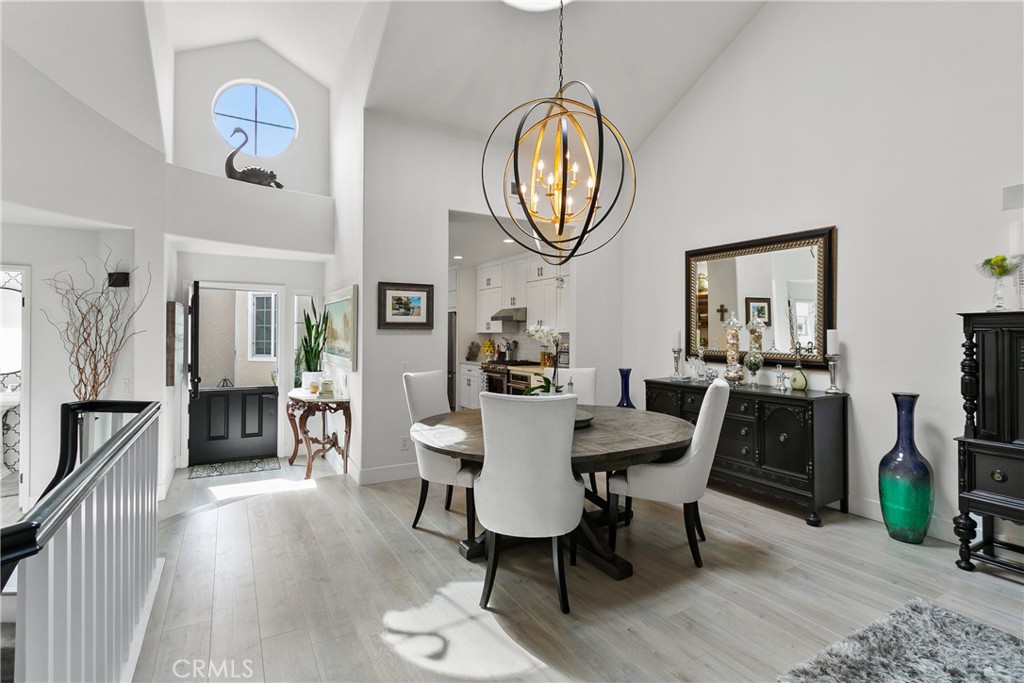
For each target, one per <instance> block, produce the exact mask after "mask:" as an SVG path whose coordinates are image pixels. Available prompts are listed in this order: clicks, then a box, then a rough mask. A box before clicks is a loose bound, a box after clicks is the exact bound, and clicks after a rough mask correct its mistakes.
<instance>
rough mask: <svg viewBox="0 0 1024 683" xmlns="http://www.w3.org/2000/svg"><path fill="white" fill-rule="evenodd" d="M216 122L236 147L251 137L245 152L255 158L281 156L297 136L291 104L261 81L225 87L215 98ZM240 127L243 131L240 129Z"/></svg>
mask: <svg viewBox="0 0 1024 683" xmlns="http://www.w3.org/2000/svg"><path fill="white" fill-rule="evenodd" d="M213 122H214V124H216V126H217V131H218V132H219V133H220V135H221V137H222V138H224V140H226V141H227V143H228V144H229V145H231V146H232V147H238V146H239V145H240V144H242V141H243V140H245V139H246V138H248V141H246V142H245V145H244V146H243V147H242V152H244V153H245V154H248V155H250V156H254V157H272V156H277V155H278V154H280V153H281V152H283V151H285V150H286V149H288V147H289V146H290V145H291V144H292V141H293V140H294V139H295V130H296V122H295V112H294V111H293V110H292V107H291V105H290V104H288V102H286V101H285V99H284V98H283V97H282V96H281V95H279V94H277V93H276V92H274V91H273V90H271V89H270V88H268V87H266V86H264V85H260V84H258V83H252V82H248V83H232V84H230V85H227V86H225V87H223V88H221V90H220V92H219V93H217V97H216V98H215V99H214V101H213ZM238 128H241V129H242V133H237V132H236V129H238ZM243 133H244V135H243Z"/></svg>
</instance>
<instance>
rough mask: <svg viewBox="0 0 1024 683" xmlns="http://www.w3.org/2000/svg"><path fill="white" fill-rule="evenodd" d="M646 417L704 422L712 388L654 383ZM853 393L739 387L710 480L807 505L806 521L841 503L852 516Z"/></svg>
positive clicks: (732, 395) (731, 402) (729, 408)
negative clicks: (703, 404) (850, 422)
mask: <svg viewBox="0 0 1024 683" xmlns="http://www.w3.org/2000/svg"><path fill="white" fill-rule="evenodd" d="M646 384H647V410H653V411H657V412H660V413H668V414H669V415H675V416H676V417H681V418H683V419H684V420H688V421H690V422H693V423H696V422H697V414H698V412H699V411H700V405H701V402H702V401H703V400H704V394H705V393H706V392H707V390H708V385H707V384H704V383H700V382H678V381H673V380H671V379H667V378H666V379H648V380H646ZM847 398H848V394H829V393H826V392H824V391H793V390H791V389H787V390H785V391H778V390H776V389H774V388H772V387H765V386H757V387H751V386H749V385H741V386H738V387H733V388H732V391H731V392H730V394H729V404H728V406H727V407H726V411H725V420H724V422H723V423H722V433H721V436H720V437H719V439H718V449H717V451H716V453H715V460H714V464H713V465H712V467H711V481H717V482H725V483H729V484H733V485H736V486H740V487H743V488H746V489H749V490H751V491H754V492H756V493H761V494H766V495H770V496H774V497H776V498H781V499H783V500H788V501H791V502H795V503H798V504H800V505H803V506H805V507H806V509H807V515H806V517H805V520H806V522H807V523H808V524H809V525H811V526H819V525H820V524H821V517H819V516H818V510H819V509H821V508H822V507H824V506H825V505H828V504H829V503H833V502H836V501H839V509H840V510H842V511H843V512H847V511H848V498H847V496H848V491H849V483H848V475H847V461H848V453H847V420H846V403H847Z"/></svg>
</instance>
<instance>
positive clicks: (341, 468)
mask: <svg viewBox="0 0 1024 683" xmlns="http://www.w3.org/2000/svg"><path fill="white" fill-rule="evenodd" d="M326 459H327V464H328V465H330V466H331V469H332V470H334V473H335V474H344V473H345V463H344V462H343V461H342V459H341V456H340V455H338V454H337V453H336V452H334V451H331V452H330V453H328V454H327V458H326ZM349 464H350V465H351V464H352V463H351V462H349Z"/></svg>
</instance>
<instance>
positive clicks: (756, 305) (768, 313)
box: [746, 296, 772, 327]
mask: <svg viewBox="0 0 1024 683" xmlns="http://www.w3.org/2000/svg"><path fill="white" fill-rule="evenodd" d="M746 304H747V305H746V308H747V324H748V325H749V324H750V321H751V320H753V319H754V318H755V317H756V318H760V319H761V320H762V322H764V324H765V326H767V327H771V326H772V300H771V298H770V297H764V298H762V297H752V296H748V297H746Z"/></svg>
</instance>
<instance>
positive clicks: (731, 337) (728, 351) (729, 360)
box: [722, 311, 743, 384]
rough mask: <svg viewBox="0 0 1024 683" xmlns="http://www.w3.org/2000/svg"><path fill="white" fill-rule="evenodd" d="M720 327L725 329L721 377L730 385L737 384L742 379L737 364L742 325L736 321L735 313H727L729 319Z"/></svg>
mask: <svg viewBox="0 0 1024 683" xmlns="http://www.w3.org/2000/svg"><path fill="white" fill-rule="evenodd" d="M722 327H724V328H725V374H723V375H722V377H723V378H724V379H725V381H726V382H729V383H730V384H738V383H739V382H740V381H741V380H742V379H743V368H742V367H741V366H740V364H739V362H738V361H739V354H740V330H742V329H743V325H742V324H740V321H739V320H737V319H736V313H735V312H733V311H729V319H728V320H726V321H725V324H723V325H722Z"/></svg>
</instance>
